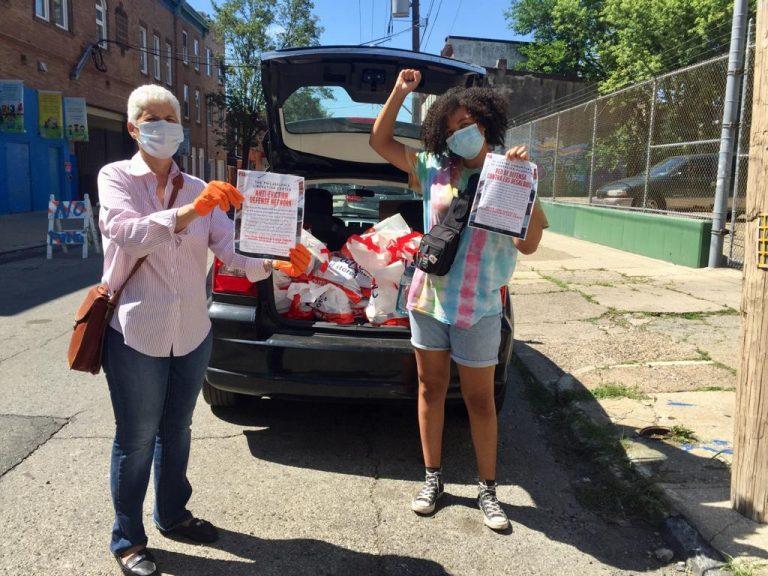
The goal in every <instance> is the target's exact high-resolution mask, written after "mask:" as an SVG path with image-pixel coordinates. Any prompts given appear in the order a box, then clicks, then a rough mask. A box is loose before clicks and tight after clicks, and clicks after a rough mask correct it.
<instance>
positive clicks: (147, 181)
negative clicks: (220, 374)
mask: <svg viewBox="0 0 768 576" xmlns="http://www.w3.org/2000/svg"><path fill="white" fill-rule="evenodd" d="M179 173H180V170H179V168H178V166H176V164H175V163H174V164H173V166H172V168H171V172H170V175H169V177H168V185H167V187H166V189H165V197H164V202H165V205H164V206H161V205H160V202H159V200H158V198H157V194H155V190H156V188H157V178H156V176H155V175H154V174H153V173H152V172H151V171H150V169H149V167H148V166H147V164H146V163H145V162H144V160H143V159H142V157H141V155H140V154H138V153H137V154H136V155H135V156H134V157H133V158H132V159H131V160H122V161H120V162H114V163H112V164H108V165H106V166H104V167H103V168H102V169H101V171H100V172H99V179H98V185H99V201H100V203H101V211H100V213H99V228H100V229H101V234H102V238H103V243H104V273H103V276H102V282H106V283H107V284H108V285H109V286H110V287H111V288H113V289H114V288H117V287H119V286H122V284H123V282H124V281H125V279H126V277H127V276H128V273H129V272H130V270H131V268H132V267H133V265H134V263H135V262H136V259H137V258H140V257H141V256H146V255H148V258H147V259H146V260H145V261H144V264H142V266H141V268H139V270H138V272H136V274H135V275H134V277H133V278H131V281H130V282H129V283H128V284H127V286H126V287H125V290H124V291H123V294H122V296H121V297H120V302H119V303H118V306H117V309H116V311H115V315H114V317H113V318H112V323H111V326H112V327H113V328H115V329H116V330H118V331H119V332H121V333H122V334H123V337H124V339H125V343H126V344H127V345H128V346H130V347H131V348H133V349H134V350H137V351H139V352H141V353H142V354H147V355H148V356H157V357H163V356H170V355H171V353H173V355H174V356H184V355H186V354H189V353H190V352H191V351H193V350H194V349H195V348H197V347H198V346H199V345H200V343H201V342H202V341H203V339H204V338H205V337H206V336H207V334H208V331H209V330H210V327H211V323H210V320H209V319H208V311H207V309H206V276H207V273H208V270H207V262H208V248H209V247H210V249H211V250H212V251H213V253H214V254H215V255H216V256H218V257H219V259H220V260H222V261H223V262H224V264H226V265H227V266H228V267H231V268H236V269H240V270H243V271H244V272H245V273H246V276H247V277H248V279H249V280H251V281H252V282H257V281H259V280H262V279H264V278H266V277H267V276H269V272H267V271H265V270H264V261H263V260H260V259H256V258H246V257H245V256H241V255H239V254H236V253H235V250H234V227H233V225H232V221H231V220H230V219H229V218H228V217H227V215H226V214H225V213H224V212H222V211H221V210H219V209H218V208H216V209H215V210H214V211H213V212H212V213H211V214H209V215H208V216H206V217H204V218H197V219H196V220H194V221H193V222H192V224H190V225H189V226H188V227H187V228H185V229H184V230H183V231H181V232H179V233H176V232H174V229H175V227H176V210H177V209H178V208H179V207H181V206H183V205H185V204H189V203H190V202H192V201H193V200H194V199H195V198H196V197H197V195H198V194H200V192H202V190H203V188H205V185H206V184H205V182H203V181H202V180H200V179H199V178H195V177H194V176H190V175H188V174H184V175H183V176H184V186H183V187H182V189H181V190H180V191H179V194H178V198H177V199H176V202H175V204H174V207H173V208H170V209H169V208H167V204H168V202H169V201H170V197H171V191H172V184H171V182H172V180H173V178H174V176H176V175H177V174H179Z"/></svg>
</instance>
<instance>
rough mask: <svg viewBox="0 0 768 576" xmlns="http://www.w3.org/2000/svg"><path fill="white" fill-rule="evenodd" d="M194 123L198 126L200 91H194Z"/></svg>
mask: <svg viewBox="0 0 768 576" xmlns="http://www.w3.org/2000/svg"><path fill="white" fill-rule="evenodd" d="M195 122H197V123H198V124H200V90H195Z"/></svg>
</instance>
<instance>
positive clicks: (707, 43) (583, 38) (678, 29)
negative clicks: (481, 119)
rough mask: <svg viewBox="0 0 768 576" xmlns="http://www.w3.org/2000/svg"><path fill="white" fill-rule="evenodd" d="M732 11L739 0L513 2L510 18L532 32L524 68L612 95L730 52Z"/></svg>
mask: <svg viewBox="0 0 768 576" xmlns="http://www.w3.org/2000/svg"><path fill="white" fill-rule="evenodd" d="M752 4H753V5H754V0H753V2H752ZM732 9H733V0H513V1H512V3H511V6H510V9H509V10H508V11H507V12H506V17H507V20H508V23H509V26H510V28H511V29H512V30H514V31H515V32H516V33H518V34H525V35H529V34H532V35H533V40H534V41H533V43H532V44H531V45H529V46H527V47H525V48H523V52H524V55H525V56H527V57H528V61H527V62H525V63H524V64H523V67H524V68H526V69H528V70H537V71H540V72H550V73H560V74H567V73H571V74H576V75H578V76H579V77H581V78H584V79H585V80H590V81H596V82H599V85H600V90H601V92H609V91H612V90H615V89H617V88H620V87H623V86H626V85H628V84H631V83H633V82H638V81H640V80H645V79H647V78H650V77H651V76H654V75H656V74H659V73H660V72H663V71H667V70H671V69H674V68H677V67H682V66H686V65H688V64H693V63H695V62H697V61H699V60H701V59H702V58H703V57H707V56H713V55H715V54H716V53H717V51H718V49H720V50H721V51H722V52H724V51H725V50H726V46H727V44H728V38H729V32H730V21H731V14H732Z"/></svg>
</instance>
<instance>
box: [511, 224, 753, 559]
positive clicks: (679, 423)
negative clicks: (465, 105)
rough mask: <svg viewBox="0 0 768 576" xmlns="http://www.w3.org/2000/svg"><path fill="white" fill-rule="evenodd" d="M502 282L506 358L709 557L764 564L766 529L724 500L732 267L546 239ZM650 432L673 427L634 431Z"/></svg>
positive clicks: (733, 333)
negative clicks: (561, 397)
mask: <svg viewBox="0 0 768 576" xmlns="http://www.w3.org/2000/svg"><path fill="white" fill-rule="evenodd" d="M511 287H512V293H513V302H514V309H515V317H516V318H515V319H516V327H515V337H516V339H517V342H516V343H515V354H516V356H517V359H518V361H519V362H520V363H521V364H522V365H523V367H524V368H525V369H526V370H527V371H528V372H529V374H532V375H533V376H534V378H535V379H536V380H537V381H538V382H540V383H541V384H542V385H545V386H547V387H549V388H550V390H554V391H557V392H559V393H561V394H565V395H568V398H572V399H573V402H574V403H576V404H577V405H578V406H579V409H581V410H583V411H584V412H585V413H586V414H588V415H589V417H590V418H591V419H592V420H593V421H594V422H598V423H600V424H601V425H603V426H605V427H606V428H608V429H612V430H613V432H614V433H615V434H616V436H618V437H619V438H620V439H621V443H622V445H623V446H624V448H625V449H626V451H627V453H628V456H629V457H630V460H631V461H632V462H633V464H634V465H635V468H636V469H637V470H638V471H640V472H641V473H643V474H644V475H646V476H647V477H649V478H652V479H653V480H654V481H655V482H656V484H657V485H658V486H659V487H660V488H661V490H662V492H663V494H664V496H665V497H666V499H667V500H668V501H669V502H671V503H672V505H673V507H674V508H676V509H677V510H678V511H679V512H680V513H682V514H683V515H684V516H686V517H687V519H688V520H689V521H690V522H691V523H692V524H694V525H695V526H696V527H697V528H698V530H699V531H700V532H701V533H702V535H703V536H704V537H705V538H706V539H707V540H708V541H710V542H711V543H712V545H713V546H714V547H715V548H716V549H717V550H719V551H720V552H722V553H723V554H726V555H728V556H732V557H735V558H741V557H744V558H748V559H751V561H762V560H765V559H768V526H762V525H759V524H756V523H754V522H751V521H748V520H746V519H744V518H743V517H742V516H740V515H739V514H737V513H736V512H734V511H732V510H731V509H730V505H729V485H730V463H731V458H732V454H733V446H732V440H733V433H732V420H733V409H734V396H735V393H734V388H735V385H736V368H737V367H738V362H739V346H740V339H739V329H740V322H741V317H740V313H739V308H740V297H741V272H740V271H736V270H730V269H717V270H710V269H691V268H685V267H681V266H676V265H673V264H669V263H667V262H662V261H658V260H653V259H650V258H645V257H642V256H638V255H635V254H629V253H627V252H622V251H619V250H614V249H611V248H607V247H604V246H600V245H597V244H592V243H588V242H583V241H580V240H576V239H574V238H570V237H565V236H560V235H557V234H553V233H549V234H545V239H544V241H543V242H542V246H541V247H540V249H539V251H538V252H537V253H536V254H535V255H533V256H531V257H524V258H521V260H520V263H519V265H518V270H517V272H516V274H515V278H514V280H513V282H512V285H511ZM587 391H589V392H590V393H587ZM651 425H658V426H662V427H665V428H667V429H671V430H672V431H673V432H672V433H671V434H670V435H669V436H668V437H667V438H665V439H663V440H660V439H652V438H643V437H640V436H639V435H638V432H639V431H640V430H641V429H642V428H645V427H646V426H651Z"/></svg>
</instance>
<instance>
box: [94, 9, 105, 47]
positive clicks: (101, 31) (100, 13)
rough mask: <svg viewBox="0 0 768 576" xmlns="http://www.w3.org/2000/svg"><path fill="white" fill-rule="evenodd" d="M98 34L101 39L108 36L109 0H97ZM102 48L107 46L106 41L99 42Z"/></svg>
mask: <svg viewBox="0 0 768 576" xmlns="http://www.w3.org/2000/svg"><path fill="white" fill-rule="evenodd" d="M96 34H97V36H98V37H99V40H106V39H107V38H108V36H107V0H96ZM99 46H101V47H102V48H105V49H106V47H107V43H106V42H99Z"/></svg>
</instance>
